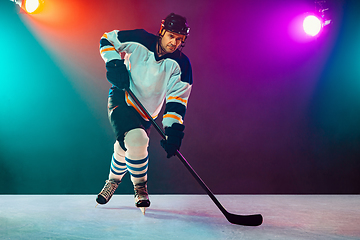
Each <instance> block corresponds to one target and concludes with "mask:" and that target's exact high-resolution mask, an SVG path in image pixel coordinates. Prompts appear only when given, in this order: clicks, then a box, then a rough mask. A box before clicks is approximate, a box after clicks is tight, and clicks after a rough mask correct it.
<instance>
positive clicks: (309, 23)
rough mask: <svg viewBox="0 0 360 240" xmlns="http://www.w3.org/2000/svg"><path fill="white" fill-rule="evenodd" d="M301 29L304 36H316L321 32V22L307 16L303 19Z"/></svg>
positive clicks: (312, 16)
mask: <svg viewBox="0 0 360 240" xmlns="http://www.w3.org/2000/svg"><path fill="white" fill-rule="evenodd" d="M303 28H304V31H305V33H306V34H308V35H310V36H316V35H317V34H318V33H319V32H320V30H321V21H320V19H319V18H317V17H315V16H314V15H311V16H307V17H306V18H305V19H304V22H303Z"/></svg>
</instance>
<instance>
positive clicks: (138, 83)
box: [96, 13, 192, 210]
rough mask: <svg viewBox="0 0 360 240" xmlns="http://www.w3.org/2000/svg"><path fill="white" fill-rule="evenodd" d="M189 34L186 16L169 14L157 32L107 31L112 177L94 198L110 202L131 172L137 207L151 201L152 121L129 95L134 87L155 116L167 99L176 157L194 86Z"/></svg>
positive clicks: (170, 145)
mask: <svg viewBox="0 0 360 240" xmlns="http://www.w3.org/2000/svg"><path fill="white" fill-rule="evenodd" d="M188 35H189V27H188V25H187V22H186V19H185V18H184V17H182V16H180V15H177V14H174V13H171V14H169V15H168V16H167V17H166V18H165V19H164V20H162V23H161V27H160V31H159V34H158V35H157V36H156V35H154V34H150V33H148V32H146V31H145V30H142V29H136V30H128V31H118V30H114V31H111V32H108V33H105V34H104V35H103V36H102V38H101V40H100V54H101V57H102V58H103V59H104V61H105V63H106V70H107V72H106V76H107V79H108V81H109V82H110V83H111V84H112V87H111V88H110V92H109V99H108V116H109V120H110V123H111V125H112V127H113V130H114V132H115V135H116V141H115V144H114V153H113V156H112V160H111V166H110V173H109V178H108V180H106V183H105V186H104V187H103V189H102V190H101V192H100V193H99V194H98V196H97V198H96V201H97V202H98V203H99V204H106V203H107V202H108V201H109V200H110V198H111V197H112V195H113V194H114V192H115V190H116V189H117V187H118V185H119V183H120V182H121V179H122V178H123V176H124V175H125V174H126V173H127V172H129V173H130V176H131V181H132V183H133V185H134V191H135V206H136V207H139V208H142V210H143V209H144V208H146V207H149V206H150V200H149V197H148V191H147V170H148V161H149V159H148V143H149V137H148V136H149V130H150V126H151V123H150V121H148V119H147V118H146V116H144V114H142V113H141V110H140V109H139V108H138V106H137V105H136V104H135V103H134V101H133V100H132V99H131V97H130V96H129V95H128V94H127V92H126V91H124V90H126V89H127V88H130V89H131V90H132V91H133V93H134V94H135V95H136V97H137V98H138V99H139V100H140V102H141V103H142V104H143V105H144V106H145V108H146V109H147V110H148V112H149V113H150V114H151V116H152V117H153V118H156V117H157V116H158V114H159V112H160V110H161V108H162V106H163V103H164V101H165V102H166V106H165V111H164V115H163V120H162V124H163V127H164V129H165V134H166V140H161V146H162V147H163V148H164V149H165V151H166V152H167V158H170V157H171V156H174V155H175V153H176V151H177V150H178V149H179V148H180V145H181V141H182V138H183V136H184V133H183V131H184V128H185V126H184V125H183V120H184V116H185V112H186V106H187V102H188V98H189V95H190V91H191V86H192V70H191V65H190V61H189V59H188V58H187V57H186V56H185V54H183V53H182V52H181V50H182V47H183V46H184V44H185V40H186V38H187V37H188Z"/></svg>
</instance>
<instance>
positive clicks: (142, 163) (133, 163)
mask: <svg viewBox="0 0 360 240" xmlns="http://www.w3.org/2000/svg"><path fill="white" fill-rule="evenodd" d="M125 160H126V167H127V169H128V170H129V173H130V175H131V181H132V182H133V184H134V185H135V184H138V183H143V182H146V181H147V170H148V161H149V157H148V156H146V157H145V158H143V159H139V160H131V159H129V158H127V157H126V158H125Z"/></svg>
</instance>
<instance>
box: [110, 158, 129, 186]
mask: <svg viewBox="0 0 360 240" xmlns="http://www.w3.org/2000/svg"><path fill="white" fill-rule="evenodd" d="M123 160H125V157H124V158H123ZM126 172H127V168H126V163H125V161H124V162H120V161H118V160H116V159H115V157H114V154H113V157H112V160H111V167H110V174H109V179H114V180H119V181H121V179H122V178H123V176H124V175H125V173H126Z"/></svg>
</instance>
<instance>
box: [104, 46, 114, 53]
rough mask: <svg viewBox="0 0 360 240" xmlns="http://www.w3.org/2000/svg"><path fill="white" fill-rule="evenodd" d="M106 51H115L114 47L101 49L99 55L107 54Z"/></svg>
mask: <svg viewBox="0 0 360 240" xmlns="http://www.w3.org/2000/svg"><path fill="white" fill-rule="evenodd" d="M107 51H116V50H115V48H114V47H109V48H103V49H101V51H100V53H104V52H107Z"/></svg>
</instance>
